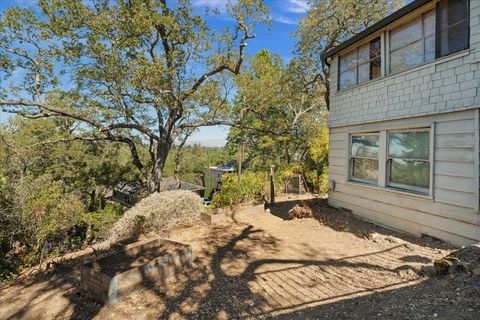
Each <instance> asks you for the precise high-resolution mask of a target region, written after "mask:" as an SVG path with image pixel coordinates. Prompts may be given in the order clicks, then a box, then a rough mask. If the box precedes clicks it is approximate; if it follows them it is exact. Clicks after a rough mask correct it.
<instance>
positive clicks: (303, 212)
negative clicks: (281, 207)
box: [288, 203, 313, 220]
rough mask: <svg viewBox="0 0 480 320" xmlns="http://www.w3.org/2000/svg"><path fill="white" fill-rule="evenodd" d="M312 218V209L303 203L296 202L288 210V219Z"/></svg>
mask: <svg viewBox="0 0 480 320" xmlns="http://www.w3.org/2000/svg"><path fill="white" fill-rule="evenodd" d="M303 218H313V210H312V208H310V206H308V205H307V204H305V203H300V204H296V205H295V206H294V207H293V208H292V209H290V210H289V211H288V219H289V220H293V219H303Z"/></svg>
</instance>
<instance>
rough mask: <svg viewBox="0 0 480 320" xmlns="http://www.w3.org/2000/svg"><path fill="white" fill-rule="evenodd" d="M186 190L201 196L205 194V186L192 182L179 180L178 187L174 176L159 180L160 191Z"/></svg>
mask: <svg viewBox="0 0 480 320" xmlns="http://www.w3.org/2000/svg"><path fill="white" fill-rule="evenodd" d="M178 189H180V190H187V191H192V192H194V193H196V194H198V195H199V196H200V197H201V198H203V196H204V194H205V188H204V187H203V186H199V185H196V184H194V183H190V182H185V181H180V188H179V186H178V182H177V180H175V178H163V179H162V180H161V181H160V191H171V190H178Z"/></svg>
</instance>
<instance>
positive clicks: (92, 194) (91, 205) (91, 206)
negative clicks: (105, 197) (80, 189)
mask: <svg viewBox="0 0 480 320" xmlns="http://www.w3.org/2000/svg"><path fill="white" fill-rule="evenodd" d="M96 195H97V192H96V190H95V189H93V190H92V191H91V192H90V195H89V196H90V203H89V205H88V212H94V211H95V207H96V206H95V200H96Z"/></svg>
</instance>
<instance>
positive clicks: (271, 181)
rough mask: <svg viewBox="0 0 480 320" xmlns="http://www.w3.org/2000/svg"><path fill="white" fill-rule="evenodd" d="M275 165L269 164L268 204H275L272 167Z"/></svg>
mask: <svg viewBox="0 0 480 320" xmlns="http://www.w3.org/2000/svg"><path fill="white" fill-rule="evenodd" d="M274 167H275V166H270V204H275V183H274V181H275V180H274V177H273V169H274Z"/></svg>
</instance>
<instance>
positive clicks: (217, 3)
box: [192, 0, 236, 12]
mask: <svg viewBox="0 0 480 320" xmlns="http://www.w3.org/2000/svg"><path fill="white" fill-rule="evenodd" d="M229 2H232V3H235V2H236V0H234V1H229V0H193V1H192V3H193V6H194V7H205V8H210V9H218V10H219V11H220V12H223V11H225V7H226V6H227V4H228V3H229Z"/></svg>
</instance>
